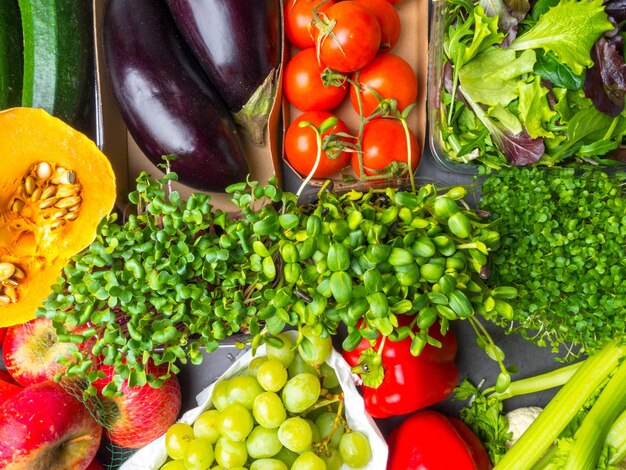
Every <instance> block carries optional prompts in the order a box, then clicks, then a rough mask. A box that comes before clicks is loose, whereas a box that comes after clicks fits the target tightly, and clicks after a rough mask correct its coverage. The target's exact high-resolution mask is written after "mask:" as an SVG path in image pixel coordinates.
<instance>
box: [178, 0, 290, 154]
mask: <svg viewBox="0 0 626 470" xmlns="http://www.w3.org/2000/svg"><path fill="white" fill-rule="evenodd" d="M166 2H167V5H168V7H169V9H170V11H171V13H172V16H173V17H174V21H176V24H177V25H178V29H179V30H180V32H181V33H182V35H183V37H184V38H185V39H186V41H187V44H189V46H190V47H191V50H192V51H193V52H194V54H195V56H196V58H197V59H198V61H199V62H200V65H201V66H202V68H203V70H204V71H205V73H206V74H207V75H208V77H209V79H210V80H211V82H212V83H213V85H215V88H216V89H217V91H218V93H219V94H220V95H221V96H222V98H224V101H225V102H226V105H227V106H228V109H229V110H230V112H231V113H232V114H233V116H234V118H235V122H237V123H238V124H240V125H241V126H242V127H244V128H245V129H246V130H247V131H248V132H249V134H250V137H251V139H252V141H253V142H255V143H257V144H261V143H263V136H264V132H265V127H266V124H267V120H268V116H269V113H270V111H271V108H272V104H273V101H274V97H275V94H276V85H277V79H278V70H279V65H280V56H281V53H280V51H281V42H280V15H281V8H280V2H279V0H166Z"/></svg>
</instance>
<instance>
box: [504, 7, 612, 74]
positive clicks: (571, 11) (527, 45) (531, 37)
mask: <svg viewBox="0 0 626 470" xmlns="http://www.w3.org/2000/svg"><path fill="white" fill-rule="evenodd" d="M602 3H603V2H602V0H591V1H590V0H562V1H561V2H560V3H559V4H558V5H556V6H555V7H553V8H550V9H549V10H548V11H547V12H546V13H545V14H544V15H542V16H541V17H540V18H539V20H538V21H537V23H536V24H535V25H534V26H533V27H532V28H530V29H529V30H527V31H526V32H525V33H524V34H522V35H521V36H519V37H518V38H517V39H515V41H513V43H511V45H510V48H511V49H512V50H515V51H523V50H527V49H543V50H545V51H551V52H552V53H554V55H555V56H556V57H557V59H558V60H559V61H560V62H562V63H564V64H565V65H567V66H569V67H570V68H571V69H572V71H573V72H574V73H575V74H581V73H582V72H583V70H584V69H585V68H587V67H591V66H593V61H592V60H591V56H590V51H591V47H592V46H593V45H594V43H595V42H596V40H597V39H598V38H599V37H600V35H601V34H602V33H604V32H606V31H610V30H612V29H613V24H612V23H611V22H610V21H609V19H608V17H607V14H606V13H605V12H604V7H603V5H602Z"/></svg>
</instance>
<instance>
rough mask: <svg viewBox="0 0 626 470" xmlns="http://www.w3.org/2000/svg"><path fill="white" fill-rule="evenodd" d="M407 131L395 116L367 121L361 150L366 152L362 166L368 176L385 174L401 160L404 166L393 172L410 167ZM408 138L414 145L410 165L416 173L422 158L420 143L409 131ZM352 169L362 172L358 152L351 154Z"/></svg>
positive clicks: (402, 170) (403, 172)
mask: <svg viewBox="0 0 626 470" xmlns="http://www.w3.org/2000/svg"><path fill="white" fill-rule="evenodd" d="M406 140H407V138H406V133H405V132H404V127H403V126H402V123H401V122H400V120H399V119H395V118H374V119H372V120H370V121H367V122H366V123H365V125H364V126H363V134H362V139H361V150H362V155H363V168H364V172H365V174H366V175H368V176H373V175H377V174H380V173H384V172H385V171H383V170H385V169H387V170H389V168H387V167H388V166H389V164H391V163H393V162H398V163H397V164H398V166H401V165H400V164H404V168H399V170H400V171H395V170H394V174H397V173H401V174H406V170H407V169H408V152H407V142H406ZM409 140H410V145H411V167H412V171H413V172H414V171H415V170H416V169H417V165H418V163H419V161H420V153H419V149H418V146H417V139H416V138H415V135H414V134H413V132H411V130H409ZM352 168H353V169H354V171H355V172H356V174H357V175H360V174H361V172H360V170H359V157H358V154H357V153H354V154H353V155H352Z"/></svg>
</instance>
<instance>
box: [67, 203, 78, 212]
mask: <svg viewBox="0 0 626 470" xmlns="http://www.w3.org/2000/svg"><path fill="white" fill-rule="evenodd" d="M78 209H80V202H79V203H78V204H76V205H74V206H72V207H68V208H67V211H68V212H77V211H78Z"/></svg>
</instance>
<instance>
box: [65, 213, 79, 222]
mask: <svg viewBox="0 0 626 470" xmlns="http://www.w3.org/2000/svg"><path fill="white" fill-rule="evenodd" d="M63 218H64V219H65V220H70V221H71V220H76V219H78V212H68V213H67V214H65V215H64V216H63Z"/></svg>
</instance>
